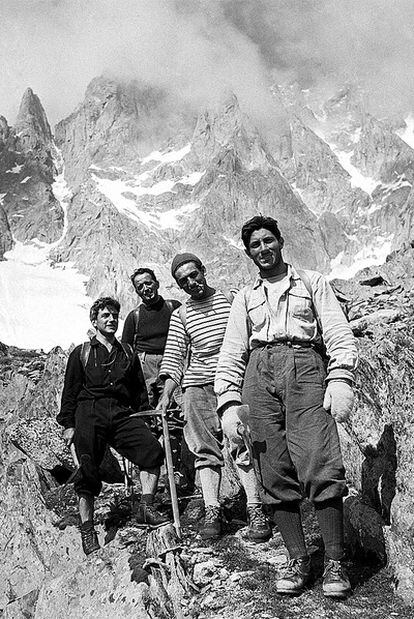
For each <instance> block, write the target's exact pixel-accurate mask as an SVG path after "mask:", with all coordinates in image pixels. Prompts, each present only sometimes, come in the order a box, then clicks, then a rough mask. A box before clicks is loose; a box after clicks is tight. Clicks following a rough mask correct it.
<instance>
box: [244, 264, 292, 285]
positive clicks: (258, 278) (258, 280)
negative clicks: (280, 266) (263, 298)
mask: <svg viewBox="0 0 414 619" xmlns="http://www.w3.org/2000/svg"><path fill="white" fill-rule="evenodd" d="M286 266H287V277H288V278H289V279H292V280H297V279H300V277H299V275H298V272H297V271H296V269H295V267H293V266H292V265H291V264H287V263H286ZM262 285H263V277H261V275H260V273H259V274H258V275H257V276H256V279H255V280H254V283H253V290H256V289H257V288H259V287H260V286H262Z"/></svg>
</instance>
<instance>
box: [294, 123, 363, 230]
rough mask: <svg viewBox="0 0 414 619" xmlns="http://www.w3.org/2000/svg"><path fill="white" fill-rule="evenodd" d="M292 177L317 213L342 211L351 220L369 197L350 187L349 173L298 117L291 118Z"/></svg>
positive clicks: (342, 214)
mask: <svg viewBox="0 0 414 619" xmlns="http://www.w3.org/2000/svg"><path fill="white" fill-rule="evenodd" d="M291 136H292V138H291V139H292V157H293V177H292V182H294V183H295V187H296V188H297V189H298V191H300V195H301V197H302V199H303V201H304V202H305V204H306V205H307V206H308V207H309V208H310V209H311V210H312V211H313V212H314V213H317V214H320V213H324V212H333V213H338V212H339V211H340V212H341V215H340V216H341V218H342V220H343V221H346V220H348V221H350V220H351V218H352V215H353V213H354V212H355V211H356V210H358V208H364V207H365V206H366V204H367V202H368V196H367V195H366V194H365V193H364V192H362V191H361V190H360V189H353V188H352V187H351V178H350V175H349V173H348V172H347V171H346V170H344V168H343V167H342V166H341V165H340V163H339V161H338V158H337V157H336V155H335V154H334V153H333V151H332V149H331V148H330V146H329V145H328V144H327V143H326V142H325V141H323V140H322V139H321V138H320V137H319V136H318V135H317V134H316V133H315V132H314V131H312V129H311V128H310V127H308V126H306V125H305V124H304V123H303V122H301V121H300V120H299V119H298V118H297V117H293V118H292V119H291Z"/></svg>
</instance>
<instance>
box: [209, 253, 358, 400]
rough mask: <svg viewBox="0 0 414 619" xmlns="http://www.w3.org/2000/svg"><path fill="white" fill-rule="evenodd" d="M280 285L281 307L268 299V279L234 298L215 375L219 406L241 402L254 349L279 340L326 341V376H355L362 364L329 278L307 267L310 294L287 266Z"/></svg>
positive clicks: (348, 378) (301, 342)
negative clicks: (244, 382) (310, 288)
mask: <svg viewBox="0 0 414 619" xmlns="http://www.w3.org/2000/svg"><path fill="white" fill-rule="evenodd" d="M287 269H288V270H287V274H286V277H285V278H284V279H283V280H282V282H279V284H278V290H277V293H278V302H277V305H276V306H274V305H271V304H270V303H269V299H268V294H267V289H266V285H265V284H266V282H265V281H264V280H263V279H262V278H261V277H258V278H257V279H256V281H255V282H254V283H253V285H250V286H245V287H244V288H243V289H242V290H240V292H239V293H238V294H237V295H236V296H235V298H234V301H233V305H232V308H231V311H230V316H229V320H228V324H227V329H226V334H225V337H224V341H223V346H222V348H221V352H220V356H219V361H218V365H217V371H216V378H215V387H214V388H215V392H216V394H217V397H218V406H219V408H220V407H221V406H223V404H225V403H226V402H231V401H236V402H240V401H241V389H242V385H243V380H244V373H245V370H246V365H247V361H248V358H249V353H250V351H251V350H253V349H254V348H257V347H258V346H264V345H266V344H272V343H276V342H284V341H288V342H292V343H293V344H298V345H300V344H308V345H309V344H317V343H318V342H320V339H321V336H320V332H319V328H318V323H319V324H320V326H321V330H322V333H323V341H324V344H325V346H326V350H327V354H328V357H329V364H328V373H327V380H333V379H347V380H351V381H352V380H353V377H354V370H355V368H356V364H357V349H356V344H355V338H354V336H353V333H352V330H351V328H350V326H349V324H348V321H347V319H346V318H345V315H344V313H343V311H342V309H341V306H340V304H339V302H338V300H337V298H336V296H335V293H334V292H333V290H332V288H331V286H330V285H329V282H328V280H327V279H326V278H325V277H324V276H323V275H322V274H321V273H317V272H316V271H305V273H306V275H307V278H308V280H309V282H310V284H311V287H312V292H313V295H312V297H311V295H310V293H309V292H308V290H307V288H306V286H305V284H304V283H303V281H302V280H301V278H300V276H299V274H298V273H297V271H296V270H295V269H294V267H292V266H291V265H287Z"/></svg>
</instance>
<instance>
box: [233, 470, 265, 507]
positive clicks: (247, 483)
mask: <svg viewBox="0 0 414 619" xmlns="http://www.w3.org/2000/svg"><path fill="white" fill-rule="evenodd" d="M236 467H237V472H238V474H239V478H240V481H241V484H242V486H243V488H244V491H245V493H246V499H247V505H260V504H261V502H262V501H261V499H260V494H259V487H258V484H257V478H256V473H255V471H254V468H253V466H251V465H250V466H248V467H246V466H242V465H239V464H236Z"/></svg>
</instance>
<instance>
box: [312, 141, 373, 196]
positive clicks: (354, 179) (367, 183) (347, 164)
mask: <svg viewBox="0 0 414 619" xmlns="http://www.w3.org/2000/svg"><path fill="white" fill-rule="evenodd" d="M314 131H315V133H316V135H317V136H318V137H319V138H320V139H321V140H323V141H324V142H325V144H327V145H328V146H329V148H330V149H331V151H332V152H333V154H334V155H335V156H336V157H337V159H338V161H339V163H340V164H341V166H342V167H343V169H344V170H346V171H347V172H348V174H349V175H350V177H351V187H352V188H354V187H359V188H360V189H362V191H365V193H367V194H368V195H371V194H372V192H373V191H374V189H375V188H376V187H377V186H378V185H379V184H380V181H377V180H375V179H374V178H372V177H371V176H364V174H362V172H360V170H358V168H356V167H355V166H354V165H353V164H352V163H351V159H352V155H353V154H354V152H353V151H350V152H346V151H343V150H339V148H337V147H336V146H335V144H332V142H328V140H326V138H325V136H324V135H323V133H322V132H321V131H320V130H318V129H315V130H314ZM360 135H361V129H357V130H356V131H355V132H354V133H353V134H352V136H351V140H352V142H353V143H357V142H359V138H360Z"/></svg>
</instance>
